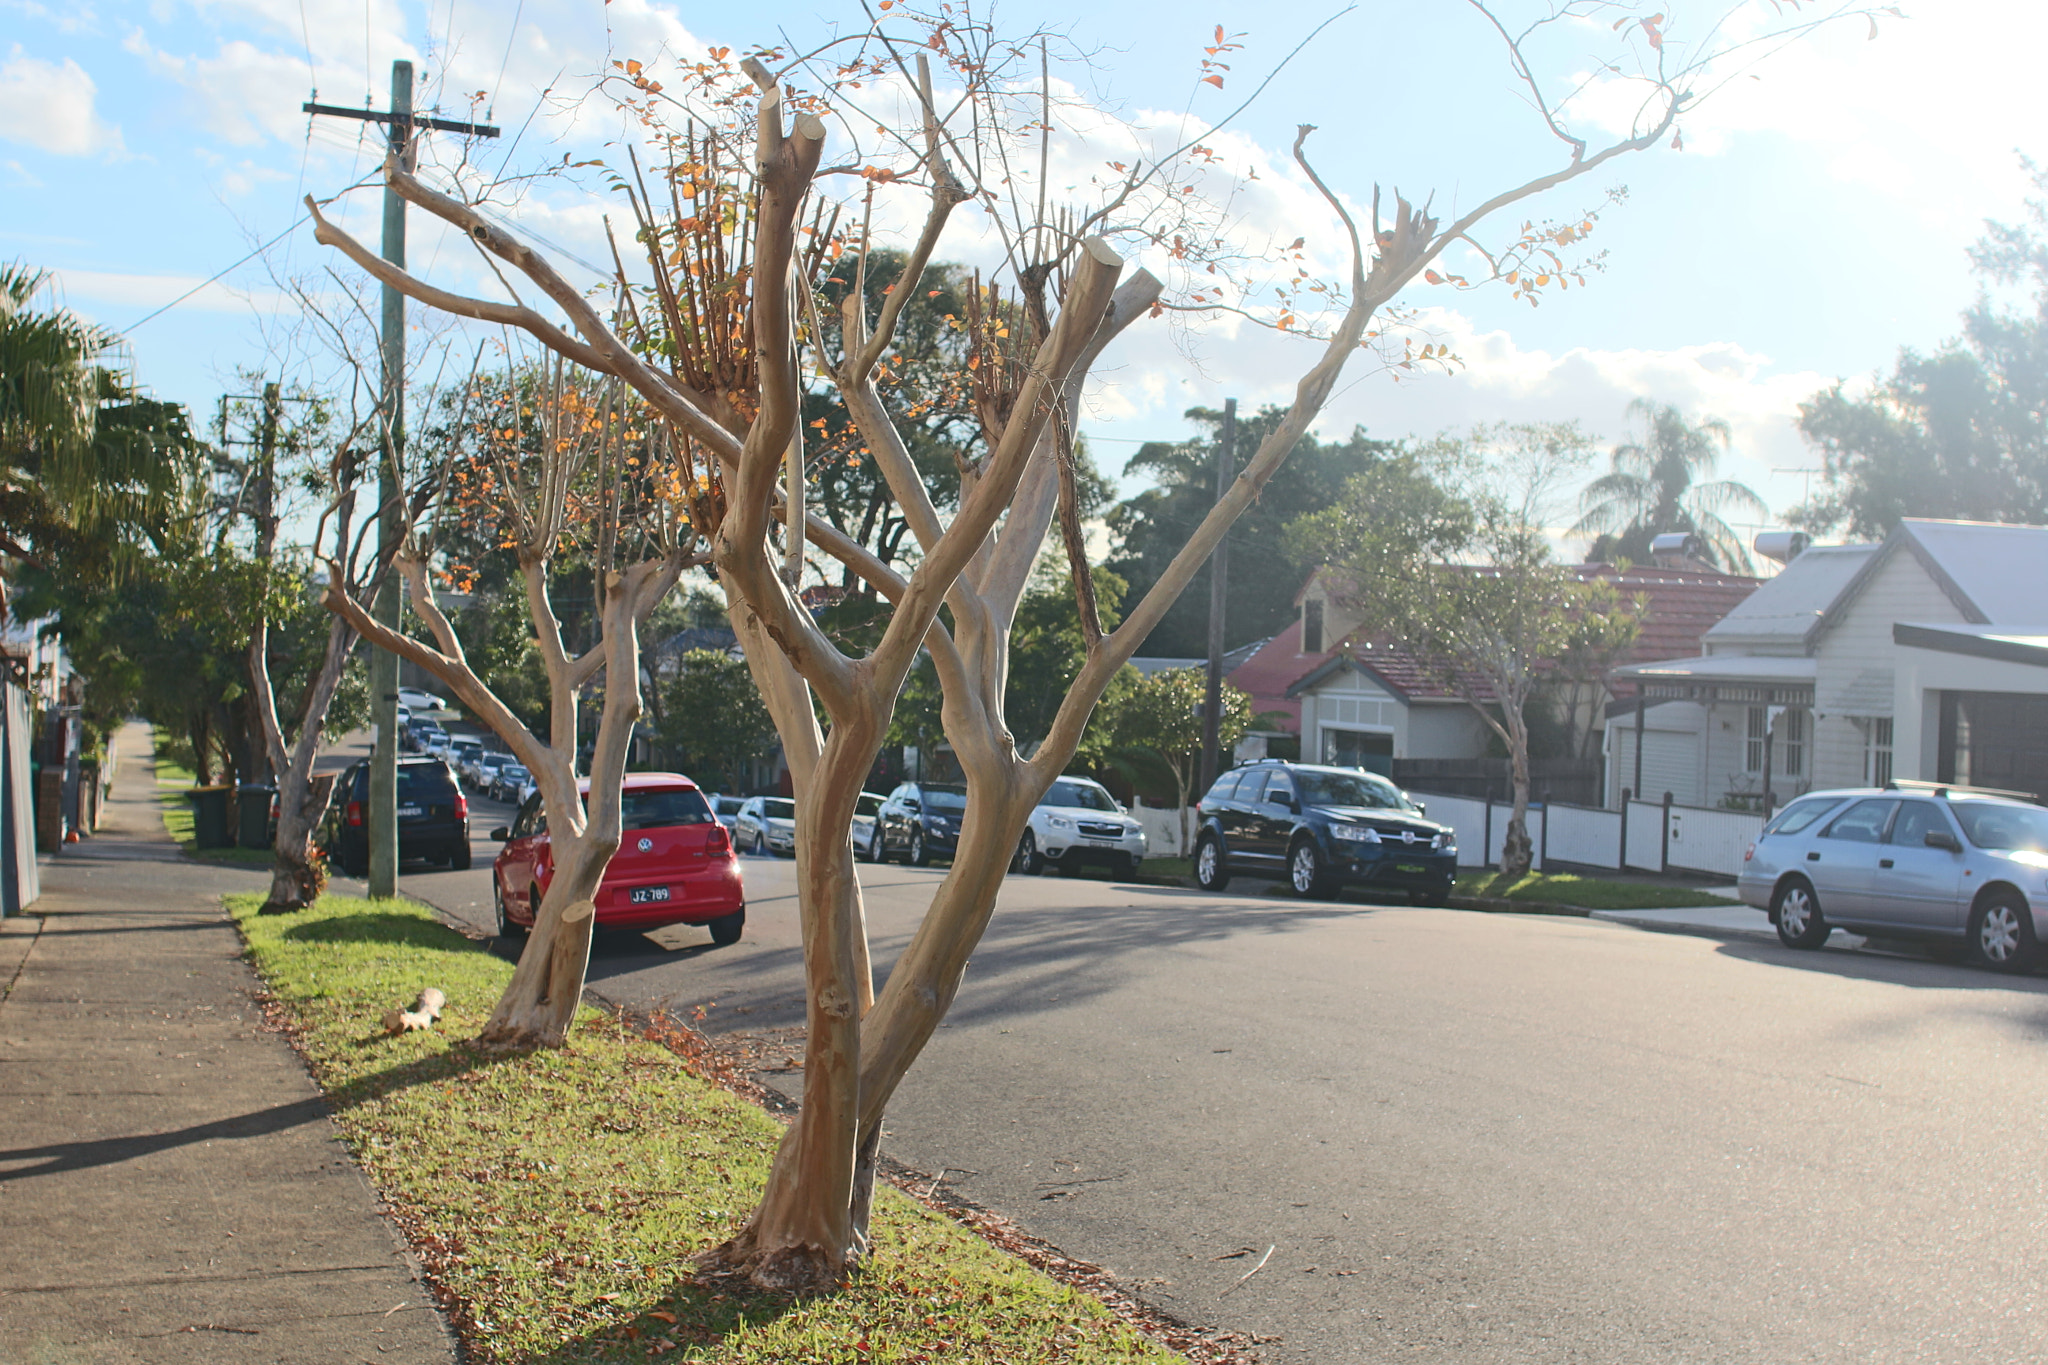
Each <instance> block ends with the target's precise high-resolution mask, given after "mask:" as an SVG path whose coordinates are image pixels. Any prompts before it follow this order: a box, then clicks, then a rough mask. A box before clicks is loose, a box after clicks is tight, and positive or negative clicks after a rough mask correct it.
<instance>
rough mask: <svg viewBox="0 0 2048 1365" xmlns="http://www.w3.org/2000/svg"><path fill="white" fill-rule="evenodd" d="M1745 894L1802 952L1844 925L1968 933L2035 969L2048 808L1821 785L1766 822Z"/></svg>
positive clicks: (1979, 952) (2013, 966)
mask: <svg viewBox="0 0 2048 1365" xmlns="http://www.w3.org/2000/svg"><path fill="white" fill-rule="evenodd" d="M1736 890H1737V893H1738V894H1739V895H1740V896H1741V897H1742V899H1743V900H1744V901H1745V902H1746V903H1748V904H1750V905H1753V906H1756V907H1757V908H1758V909H1761V910H1767V911H1769V913H1770V917H1771V923H1772V924H1774V925H1776V926H1777V928H1778V937H1779V938H1780V939H1782V940H1784V941H1785V943H1786V944H1788V945H1789V946H1791V947H1794V948H1818V947H1820V945H1821V944H1823V943H1825V942H1826V941H1827V938H1828V934H1829V933H1830V932H1831V931H1832V930H1834V929H1837V928H1840V929H1849V930H1853V931H1854V932H1856V933H1859V934H1877V935H1881V936H1886V937H1891V938H1930V939H1947V940H1951V941H1958V940H1959V941H1961V942H1962V943H1963V945H1964V946H1965V947H1966V948H1967V950H1968V951H1969V954H1970V956H1971V958H1972V959H1973V960H1974V961H1975V962H1977V963H1978V964H1979V965H1980V966H1984V967H1989V968H1991V969H1992V970H1994V971H2003V972H2020V971H2025V970H2027V969H2028V968H2029V967H2031V966H2032V965H2033V964H2034V961H2035V957H2036V955H2037V951H2038V948H2039V945H2040V944H2041V943H2042V942H2043V941H2044V940H2048V810H2044V809H2042V808H2041V807H2039V806H2036V805H2031V804H2028V803H2027V802H2026V801H2025V800H2024V799H2018V798H2015V797H2014V796H2013V795H2011V794H2010V793H1992V792H1984V791H1972V790H1970V789H1969V788H1966V787H1953V786H1937V785H1935V784H1932V783H1921V782H1895V783H1893V784H1892V785H1890V786H1889V787H1885V788H1883V789H1878V788H1862V789H1857V790H1850V791H1833V792H1809V793H1807V794H1806V795H1805V796H1802V797H1800V798H1799V799H1798V800H1796V801H1794V802H1792V803H1791V804H1790V805H1788V806H1786V807H1785V809H1784V810H1782V811H1780V812H1779V813H1778V815H1777V817H1776V818H1775V819H1773V820H1772V821H1771V822H1770V823H1769V824H1767V825H1765V826H1764V828H1763V832H1762V833H1761V834H1759V835H1758V836H1757V840H1756V842H1755V843H1754V844H1752V845H1751V846H1750V848H1749V852H1748V853H1747V854H1745V855H1744V858H1743V864H1742V875H1741V877H1740V878H1739V879H1737V881H1736Z"/></svg>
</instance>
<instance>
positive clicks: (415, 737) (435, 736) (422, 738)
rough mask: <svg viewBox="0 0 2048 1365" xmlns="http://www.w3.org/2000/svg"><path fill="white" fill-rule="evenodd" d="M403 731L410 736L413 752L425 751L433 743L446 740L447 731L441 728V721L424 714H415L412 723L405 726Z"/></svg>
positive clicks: (429, 748) (443, 742)
mask: <svg viewBox="0 0 2048 1365" xmlns="http://www.w3.org/2000/svg"><path fill="white" fill-rule="evenodd" d="M404 733H405V734H407V735H410V736H412V750H413V752H414V753H422V754H423V753H427V752H428V751H430V750H431V749H432V748H433V746H434V745H435V744H445V743H447V742H448V732H447V731H446V730H444V729H442V728H441V723H440V722H439V721H437V720H430V719H428V718H426V717H424V716H415V717H414V718H413V722H412V724H410V725H408V726H406V727H405V732H404Z"/></svg>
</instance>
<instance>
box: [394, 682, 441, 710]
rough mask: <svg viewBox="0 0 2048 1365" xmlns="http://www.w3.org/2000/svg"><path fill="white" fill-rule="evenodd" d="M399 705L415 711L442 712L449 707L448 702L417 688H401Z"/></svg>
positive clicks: (399, 690)
mask: <svg viewBox="0 0 2048 1365" xmlns="http://www.w3.org/2000/svg"><path fill="white" fill-rule="evenodd" d="M398 704H399V705H400V706H409V707H411V708H412V709H413V710H414V711H440V710H443V709H445V708H446V707H447V705H448V703H447V702H445V701H443V700H442V699H441V698H439V697H437V696H435V695H434V694H433V693H432V692H427V691H423V690H422V689H420V688H417V687H401V688H399V689H398Z"/></svg>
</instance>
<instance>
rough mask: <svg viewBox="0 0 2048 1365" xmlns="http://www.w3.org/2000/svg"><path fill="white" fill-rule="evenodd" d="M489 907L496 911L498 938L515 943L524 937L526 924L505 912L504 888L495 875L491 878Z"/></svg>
mask: <svg viewBox="0 0 2048 1365" xmlns="http://www.w3.org/2000/svg"><path fill="white" fill-rule="evenodd" d="M491 907H492V908H493V909H494V910H496V911H497V912H498V937H499V938H501V939H503V940H504V941H505V942H507V943H517V942H519V941H520V940H521V939H523V938H525V937H526V926H525V925H523V924H521V923H519V922H518V921H517V920H515V919H513V918H512V917H511V916H510V915H508V914H506V913H505V888H504V887H502V886H500V885H498V879H497V878H496V877H492V878H491Z"/></svg>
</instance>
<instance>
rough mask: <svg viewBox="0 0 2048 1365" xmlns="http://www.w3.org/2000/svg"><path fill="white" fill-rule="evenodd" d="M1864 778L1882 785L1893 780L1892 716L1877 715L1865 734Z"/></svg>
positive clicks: (1874, 783)
mask: <svg viewBox="0 0 2048 1365" xmlns="http://www.w3.org/2000/svg"><path fill="white" fill-rule="evenodd" d="M1863 780H1864V781H1866V782H1868V783H1869V784H1870V785H1871V786H1873V787H1882V786H1883V785H1884V784H1885V783H1887V782H1889V781H1891V780H1892V718H1891V717H1890V716H1877V717H1875V718H1873V719H1872V720H1871V722H1870V727H1869V728H1868V729H1867V730H1865V731H1864V735H1863Z"/></svg>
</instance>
